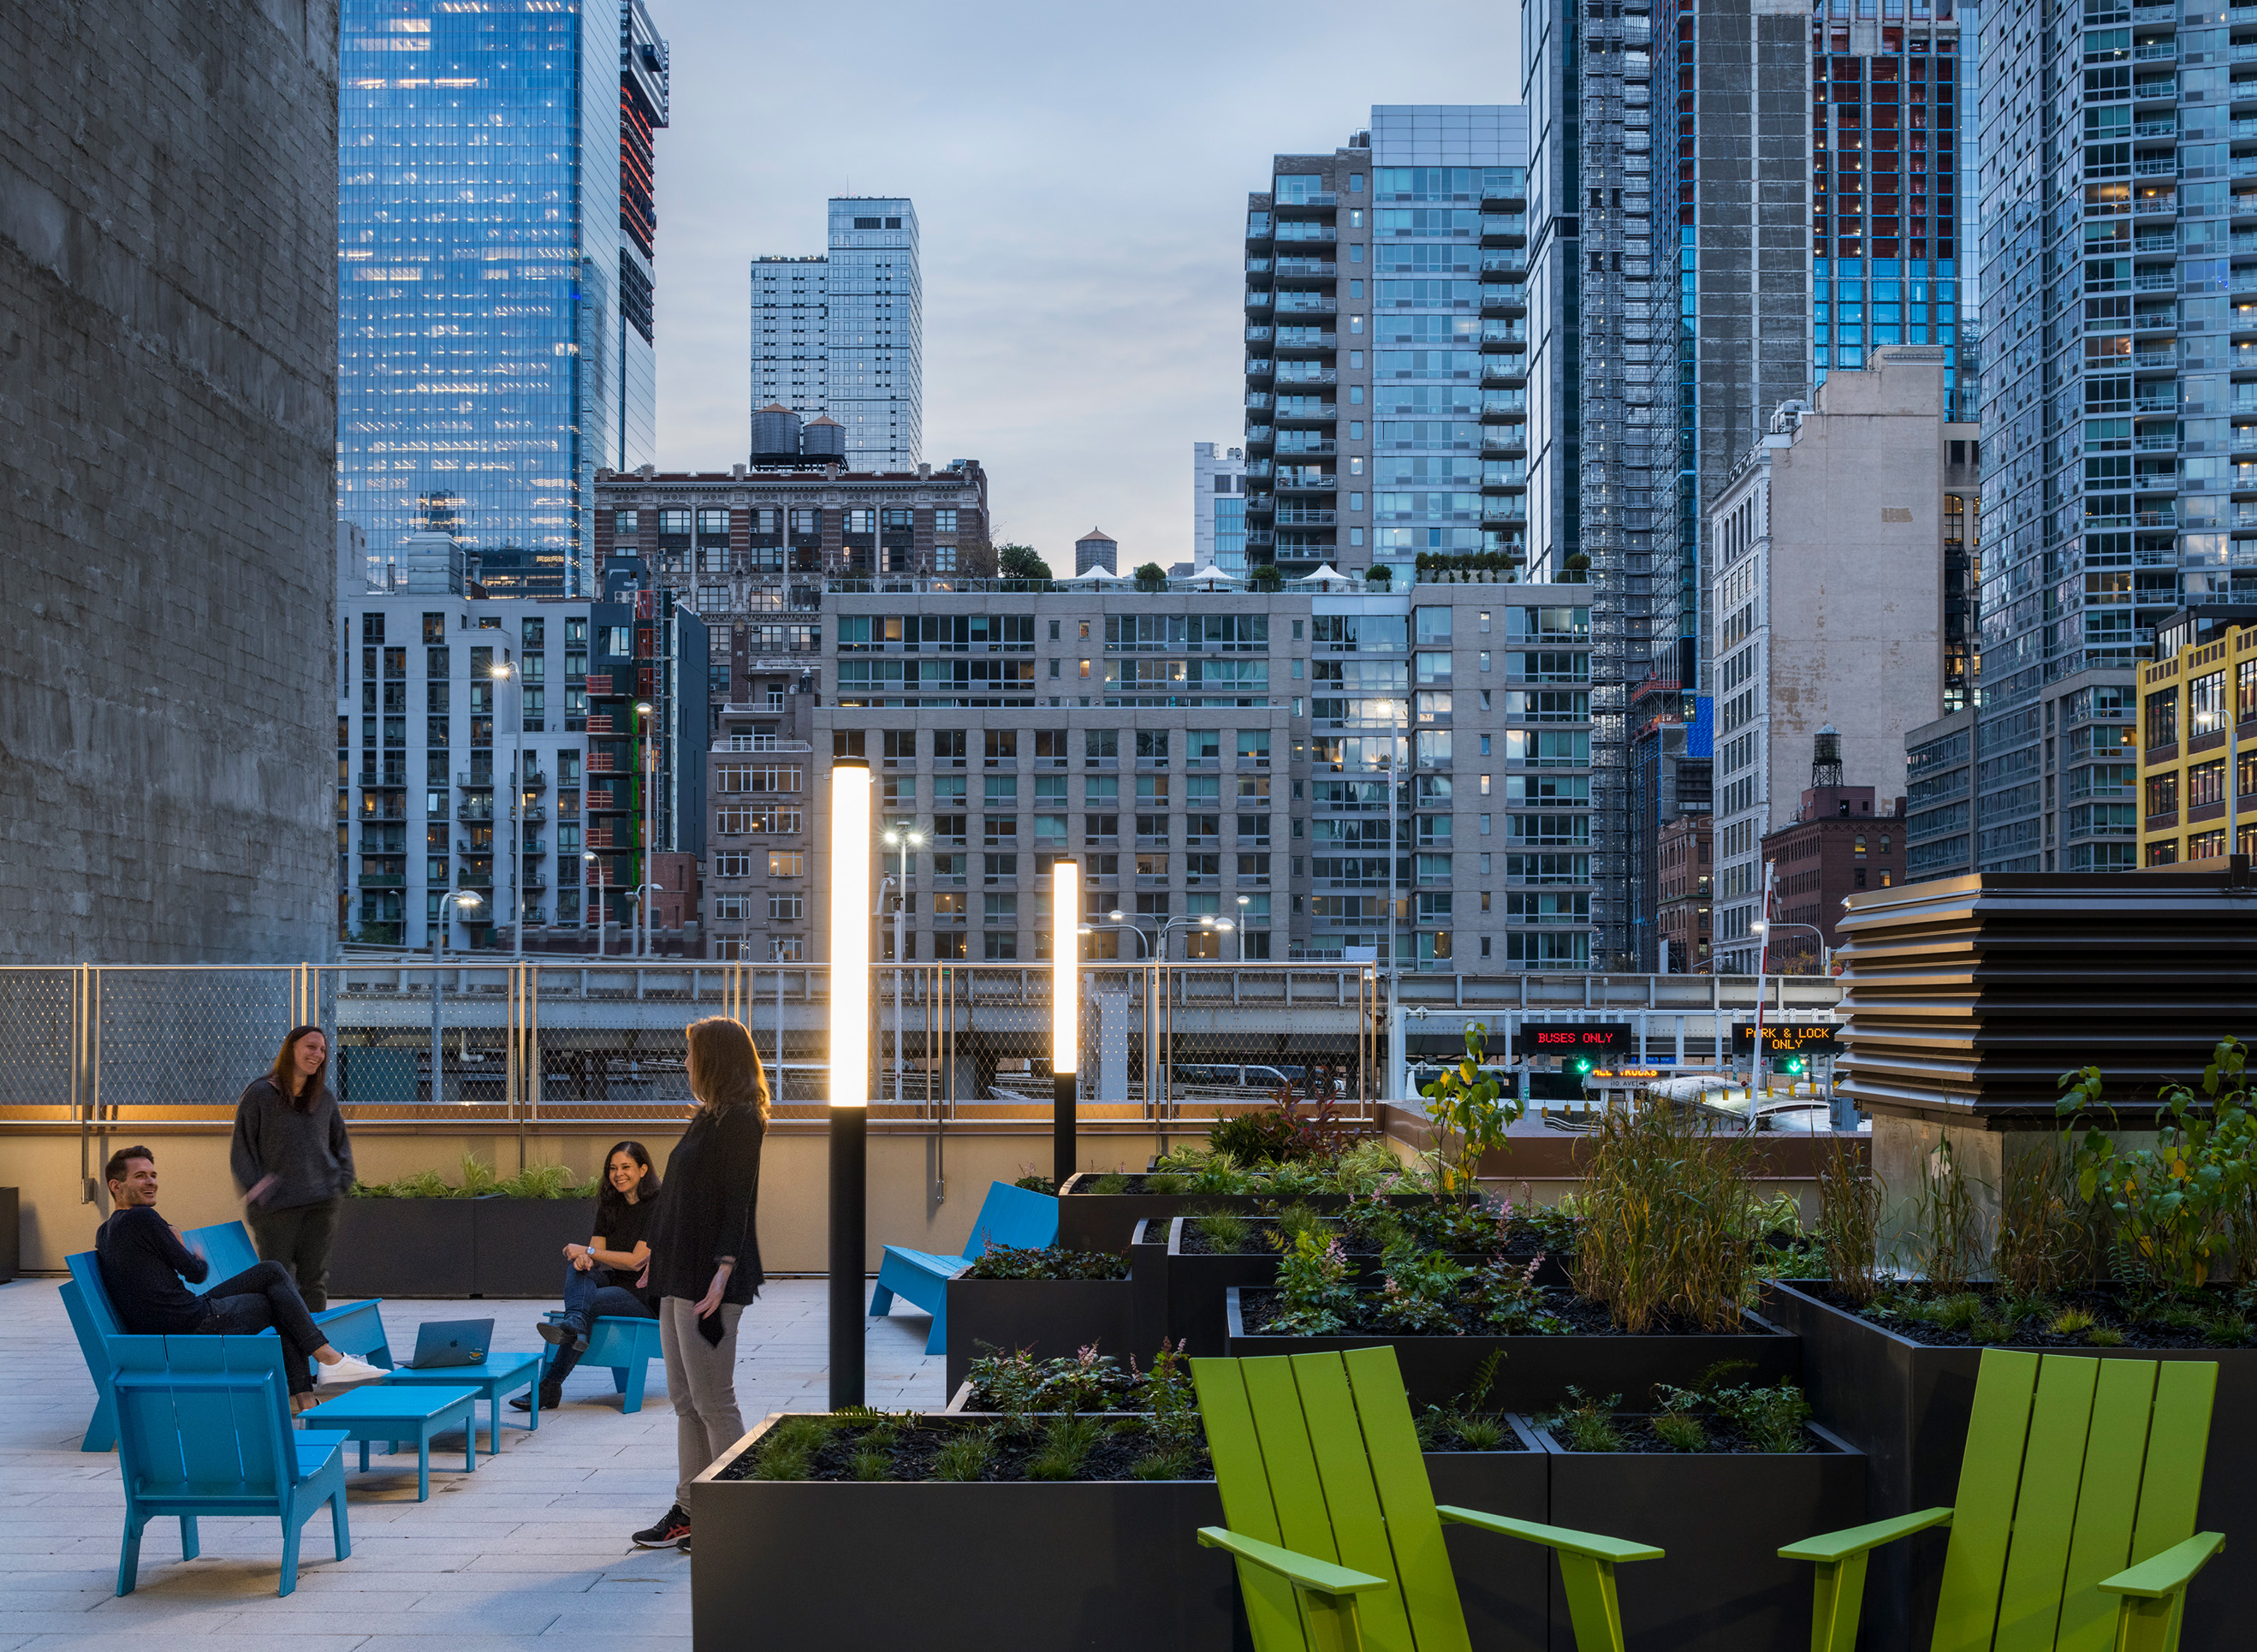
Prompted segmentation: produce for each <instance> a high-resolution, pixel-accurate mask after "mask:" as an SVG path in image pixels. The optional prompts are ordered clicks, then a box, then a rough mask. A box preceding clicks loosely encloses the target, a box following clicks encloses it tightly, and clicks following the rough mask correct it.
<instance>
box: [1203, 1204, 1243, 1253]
mask: <svg viewBox="0 0 2257 1652" xmlns="http://www.w3.org/2000/svg"><path fill="white" fill-rule="evenodd" d="M1192 1227H1194V1228H1196V1229H1198V1230H1199V1237H1200V1238H1201V1239H1203V1240H1205V1241H1206V1248H1207V1249H1208V1250H1210V1251H1220V1252H1221V1253H1222V1254H1224V1255H1235V1254H1236V1253H1237V1252H1238V1251H1242V1250H1244V1249H1245V1248H1246V1241H1247V1240H1248V1239H1249V1237H1252V1235H1253V1232H1254V1223H1253V1222H1252V1221H1251V1220H1249V1218H1248V1217H1247V1216H1245V1214H1244V1213H1243V1212H1241V1211H1237V1210H1207V1211H1202V1212H1201V1213H1200V1214H1199V1215H1198V1216H1193V1217H1192Z"/></svg>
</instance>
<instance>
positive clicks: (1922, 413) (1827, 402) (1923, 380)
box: [1761, 362, 1943, 827]
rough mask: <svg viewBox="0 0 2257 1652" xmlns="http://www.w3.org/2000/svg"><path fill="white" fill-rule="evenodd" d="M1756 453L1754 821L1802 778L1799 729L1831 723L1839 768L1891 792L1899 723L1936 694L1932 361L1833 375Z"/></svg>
mask: <svg viewBox="0 0 2257 1652" xmlns="http://www.w3.org/2000/svg"><path fill="white" fill-rule="evenodd" d="M1818 406H1819V409H1820V411H1819V413H1818V414H1817V415H1812V416H1808V417H1806V418H1805V419H1804V420H1803V421H1802V425H1801V429H1800V430H1798V431H1797V432H1796V433H1795V437H1794V443H1793V444H1792V445H1790V446H1788V447H1786V448H1783V449H1779V450H1774V451H1773V453H1772V484H1771V511H1770V517H1771V543H1770V547H1769V549H1768V553H1767V556H1766V562H1767V564H1768V570H1767V571H1768V573H1769V576H1770V593H1769V601H1768V603H1767V604H1766V605H1765V606H1766V609H1767V613H1766V615H1765V617H1766V620H1767V621H1768V624H1769V627H1770V639H1769V653H1770V658H1769V662H1768V663H1769V668H1770V670H1769V680H1768V684H1767V685H1766V692H1765V698H1764V702H1763V705H1762V707H1761V709H1762V710H1763V711H1764V712H1765V713H1768V717H1769V727H1768V728H1767V730H1766V748H1767V749H1766V753H1765V756H1766V760H1767V765H1768V769H1769V776H1768V778H1769V785H1768V792H1769V799H1768V812H1767V814H1766V817H1765V826H1766V827H1776V826H1779V825H1781V824H1783V823H1784V822H1786V821H1787V820H1790V819H1793V818H1794V811H1795V808H1796V806H1797V805H1798V804H1799V802H1800V800H1801V797H1802V793H1803V791H1804V789H1805V788H1806V787H1808V785H1809V784H1810V750H1811V737H1812V736H1813V735H1814V734H1816V733H1817V732H1818V730H1819V729H1820V728H1821V727H1824V726H1825V725H1826V724H1828V723H1831V724H1832V725H1833V726H1834V727H1835V728H1836V730H1838V731H1839V732H1840V734H1841V735H1842V774H1843V779H1844V780H1845V781H1846V782H1847V783H1850V784H1851V785H1858V786H1871V787H1872V788H1873V789H1874V791H1875V794H1876V796H1877V798H1878V799H1879V804H1878V805H1877V807H1886V806H1890V805H1892V803H1893V799H1895V798H1900V797H1902V796H1904V795H1905V745H1904V736H1905V730H1907V729H1908V728H1913V727H1918V726H1919V725H1920V724H1922V723H1925V722H1928V721H1929V720H1932V719H1934V718H1935V716H1936V715H1937V714H1938V713H1941V712H1942V709H1943V706H1942V693H1943V686H1942V685H1943V640H1942V639H1943V556H1942V484H1943V370H1942V366H1941V365H1935V366H1930V365H1925V364H1921V363H1911V362H1906V363H1895V362H1891V363H1889V364H1887V365H1884V366H1883V367H1881V368H1880V369H1879V370H1878V371H1877V372H1843V373H1836V374H1835V375H1834V376H1833V377H1832V378H1830V379H1828V380H1827V381H1826V383H1825V385H1824V386H1822V388H1821V389H1820V391H1819V396H1818Z"/></svg>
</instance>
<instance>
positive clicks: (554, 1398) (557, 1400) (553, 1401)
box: [509, 1382, 564, 1411]
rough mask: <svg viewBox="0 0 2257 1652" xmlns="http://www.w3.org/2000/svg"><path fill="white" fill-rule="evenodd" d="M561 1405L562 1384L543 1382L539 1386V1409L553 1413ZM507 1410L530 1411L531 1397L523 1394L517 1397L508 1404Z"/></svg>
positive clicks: (562, 1399) (562, 1396) (562, 1397)
mask: <svg viewBox="0 0 2257 1652" xmlns="http://www.w3.org/2000/svg"><path fill="white" fill-rule="evenodd" d="M563 1403H564V1385H563V1384H562V1383H561V1382H544V1383H542V1384H541V1409H542V1410H543V1411H554V1410H555V1409H556V1407H559V1406H561V1405H562V1404H563ZM509 1408H510V1409H511V1410H513V1411H530V1410H532V1409H533V1396H532V1395H531V1394H523V1393H521V1394H519V1395H517V1396H516V1397H515V1398H514V1399H513V1400H511V1401H510V1402H509Z"/></svg>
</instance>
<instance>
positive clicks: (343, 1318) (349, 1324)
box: [182, 1222, 392, 1370]
mask: <svg viewBox="0 0 2257 1652" xmlns="http://www.w3.org/2000/svg"><path fill="white" fill-rule="evenodd" d="M182 1237H185V1238H186V1239H187V1242H188V1248H189V1249H190V1250H194V1249H195V1247H196V1246H197V1245H199V1244H201V1245H202V1246H203V1251H204V1258H205V1259H206V1260H207V1261H209V1263H210V1264H211V1272H210V1273H207V1274H205V1275H204V1282H203V1283H202V1284H201V1285H191V1286H189V1287H188V1288H189V1289H190V1290H191V1291H193V1292H195V1294H197V1295H198V1296H202V1294H204V1293H205V1292H207V1291H209V1290H210V1289H211V1287H213V1286H215V1285H216V1284H218V1283H219V1282H220V1281H221V1280H231V1279H233V1278H234V1277H235V1276H236V1275H237V1274H238V1273H243V1272H244V1271H245V1270H246V1269H249V1268H252V1267H256V1266H258V1250H257V1249H256V1248H255V1247H254V1246H253V1245H252V1244H251V1230H249V1229H248V1228H246V1227H244V1225H243V1223H240V1222H216V1223H213V1224H212V1225H211V1226H210V1227H208V1228H190V1229H188V1230H187V1232H186V1233H185V1234H184V1235H183V1236H182ZM383 1306H384V1299H383V1298H382V1297H380V1296H371V1297H369V1298H367V1299H366V1300H364V1301H358V1302H340V1303H338V1304H337V1305H336V1307H335V1308H323V1309H322V1310H321V1311H320V1312H319V1313H317V1314H315V1315H314V1323H315V1324H316V1325H319V1326H320V1327H321V1328H322V1334H323V1335H324V1336H327V1337H328V1338H329V1346H330V1347H332V1348H334V1349H336V1351H338V1352H339V1353H341V1354H357V1355H359V1356H360V1357H361V1358H363V1359H365V1360H366V1361H368V1363H369V1364H370V1365H382V1366H384V1367H386V1369H387V1370H389V1369H390V1368H391V1365H392V1349H391V1346H390V1344H387V1343H386V1340H385V1335H384V1315H382V1314H381V1313H379V1311H378V1310H379V1308H382V1307H383Z"/></svg>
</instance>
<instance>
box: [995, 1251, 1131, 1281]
mask: <svg viewBox="0 0 2257 1652" xmlns="http://www.w3.org/2000/svg"><path fill="white" fill-rule="evenodd" d="M965 1277H966V1279H974V1280H1125V1279H1127V1278H1128V1277H1129V1258H1126V1257H1121V1256H1114V1255H1111V1254H1108V1253H1107V1252H1106V1251H1069V1250H1066V1249H1065V1247H1064V1246H1062V1245H1056V1244H1046V1245H1044V1246H1041V1247H1040V1248H1038V1249H1037V1248H1029V1249H1025V1250H1022V1249H1019V1248H1017V1247H1015V1246H1013V1245H1008V1244H991V1245H989V1246H988V1247H987V1251H986V1252H985V1253H984V1254H983V1255H982V1256H981V1257H980V1259H979V1260H978V1261H976V1262H974V1263H973V1265H972V1266H970V1267H969V1268H967V1269H966V1270H965Z"/></svg>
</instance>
